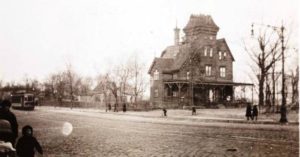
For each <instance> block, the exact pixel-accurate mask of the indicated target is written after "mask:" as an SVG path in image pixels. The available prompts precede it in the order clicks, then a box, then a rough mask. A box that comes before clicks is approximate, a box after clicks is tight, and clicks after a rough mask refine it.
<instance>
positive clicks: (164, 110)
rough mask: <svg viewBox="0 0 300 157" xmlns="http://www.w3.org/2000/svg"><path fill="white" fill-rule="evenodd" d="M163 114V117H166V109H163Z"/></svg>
mask: <svg viewBox="0 0 300 157" xmlns="http://www.w3.org/2000/svg"><path fill="white" fill-rule="evenodd" d="M163 113H164V116H165V117H167V109H166V108H163Z"/></svg>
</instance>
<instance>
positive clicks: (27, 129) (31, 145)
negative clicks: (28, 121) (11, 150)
mask: <svg viewBox="0 0 300 157" xmlns="http://www.w3.org/2000/svg"><path fill="white" fill-rule="evenodd" d="M22 135H23V136H22V137H21V138H20V139H19V140H18V143H17V146H16V150H17V155H18V156H19V157H34V150H37V151H38V152H39V153H40V154H41V155H43V149H42V147H41V145H40V144H39V142H38V141H37V139H36V138H35V137H34V136H33V129H32V127H31V126H29V125H26V126H24V127H23V128H22Z"/></svg>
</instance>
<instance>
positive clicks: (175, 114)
mask: <svg viewBox="0 0 300 157" xmlns="http://www.w3.org/2000/svg"><path fill="white" fill-rule="evenodd" d="M38 108H40V107H38ZM41 108H43V109H47V108H49V109H54V107H48V106H42V107H41ZM55 109H57V110H69V111H70V110H71V109H70V108H63V107H56V108H55ZM72 110H74V111H80V112H94V113H97V112H99V113H103V114H117V115H126V116H133V117H143V118H167V119H172V120H181V121H182V120H189V121H197V122H198V121H199V122H219V123H244V124H278V125H280V124H281V123H279V119H280V114H273V115H271V116H270V115H269V116H268V115H263V114H261V115H259V117H258V120H257V121H251V120H249V121H247V120H246V117H245V116H244V109H198V110H197V114H196V115H193V116H192V115H191V111H190V110H175V109H172V110H168V112H167V117H163V113H162V111H161V110H152V111H127V112H125V113H123V112H122V111H119V112H112V111H110V112H105V110H101V109H86V108H73V109H72ZM288 120H289V122H288V123H287V124H288V125H299V121H298V113H290V114H288Z"/></svg>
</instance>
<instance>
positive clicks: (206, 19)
mask: <svg viewBox="0 0 300 157" xmlns="http://www.w3.org/2000/svg"><path fill="white" fill-rule="evenodd" d="M195 27H213V28H216V29H219V27H218V26H217V25H216V24H215V22H214V21H213V19H212V18H211V16H210V15H202V14H200V15H191V16H190V20H189V22H188V24H187V25H186V26H185V28H184V30H187V29H192V28H195Z"/></svg>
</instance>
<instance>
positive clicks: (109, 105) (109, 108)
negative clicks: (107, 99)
mask: <svg viewBox="0 0 300 157" xmlns="http://www.w3.org/2000/svg"><path fill="white" fill-rule="evenodd" d="M110 110H111V104H110V103H109V104H108V112H110Z"/></svg>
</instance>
